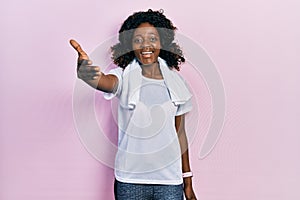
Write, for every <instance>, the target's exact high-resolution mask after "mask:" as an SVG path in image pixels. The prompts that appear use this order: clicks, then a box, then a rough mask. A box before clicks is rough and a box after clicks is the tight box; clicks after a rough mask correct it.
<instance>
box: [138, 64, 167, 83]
mask: <svg viewBox="0 0 300 200" xmlns="http://www.w3.org/2000/svg"><path fill="white" fill-rule="evenodd" d="M141 67H142V75H143V76H145V77H147V78H153V79H163V77H162V74H161V71H160V68H159V63H158V62H155V63H153V64H150V65H142V64H141Z"/></svg>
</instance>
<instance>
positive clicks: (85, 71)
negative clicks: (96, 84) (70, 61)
mask: <svg viewBox="0 0 300 200" xmlns="http://www.w3.org/2000/svg"><path fill="white" fill-rule="evenodd" d="M70 44H71V46H72V47H73V48H74V49H75V50H76V51H77V53H78V59H77V76H78V78H80V79H82V80H84V81H86V82H87V81H93V80H99V79H100V76H101V75H102V72H101V70H100V68H99V67H98V66H92V64H93V62H92V61H91V60H90V59H89V56H88V55H87V53H86V52H85V51H84V50H83V49H82V48H81V46H80V44H79V43H78V42H76V41H75V40H73V39H72V40H70Z"/></svg>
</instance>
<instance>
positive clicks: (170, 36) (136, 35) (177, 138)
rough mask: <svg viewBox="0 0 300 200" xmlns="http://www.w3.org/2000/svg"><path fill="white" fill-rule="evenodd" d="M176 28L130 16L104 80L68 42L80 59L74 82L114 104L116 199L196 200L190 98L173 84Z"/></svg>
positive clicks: (149, 16)
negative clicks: (187, 116) (112, 66)
mask: <svg viewBox="0 0 300 200" xmlns="http://www.w3.org/2000/svg"><path fill="white" fill-rule="evenodd" d="M175 30H176V27H174V26H173V24H172V22H171V21H170V20H169V19H167V18H166V16H165V15H164V14H163V12H162V11H152V10H151V9H149V10H148V11H146V12H136V13H134V14H133V15H131V16H129V17H128V18H127V19H126V20H125V21H124V23H123V25H122V27H121V29H120V31H119V43H118V44H116V45H114V46H113V47H112V59H113V61H114V63H115V64H116V65H118V66H119V67H118V68H115V69H113V70H111V71H110V72H109V73H107V74H104V73H103V72H101V70H100V68H99V67H98V66H92V61H90V60H89V58H88V55H87V54H86V53H85V52H84V51H83V50H82V49H81V47H80V45H79V44H78V43H77V42H76V41H75V40H71V41H70V43H71V45H72V46H73V47H74V48H75V49H76V50H77V52H78V55H79V57H78V67H77V75H78V78H80V79H82V80H83V81H85V82H86V83H87V84H89V85H90V86H92V87H94V88H96V89H98V90H101V91H103V92H104V95H105V98H107V99H111V98H113V97H117V98H119V108H118V128H119V133H118V152H117V155H116V159H115V186H114V188H115V198H116V199H118V200H131V199H139V200H140V199H141V200H147V199H156V200H159V199H174V200H180V199H183V192H184V194H185V197H186V199H194V200H195V199H196V196H195V193H194V191H193V186H192V172H191V168H190V164H189V155H188V142H187V137H186V132H185V114H186V113H187V112H189V111H190V110H191V109H192V105H191V97H192V95H191V93H190V92H189V90H188V88H187V86H186V84H185V81H184V80H183V79H182V78H181V76H179V74H178V72H177V71H179V65H180V64H181V63H182V62H184V61H185V59H184V57H183V55H182V51H181V49H180V47H179V46H178V45H177V44H176V43H174V42H173V40H174V35H175Z"/></svg>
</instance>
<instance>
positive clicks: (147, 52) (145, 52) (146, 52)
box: [142, 51, 152, 55]
mask: <svg viewBox="0 0 300 200" xmlns="http://www.w3.org/2000/svg"><path fill="white" fill-rule="evenodd" d="M151 53H152V52H151V51H143V52H142V54H143V55H144V54H151Z"/></svg>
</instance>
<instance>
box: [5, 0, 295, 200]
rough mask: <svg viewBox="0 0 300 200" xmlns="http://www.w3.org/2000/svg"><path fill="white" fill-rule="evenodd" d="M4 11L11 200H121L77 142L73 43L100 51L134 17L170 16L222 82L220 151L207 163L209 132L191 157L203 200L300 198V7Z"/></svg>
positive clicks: (57, 4)
mask: <svg viewBox="0 0 300 200" xmlns="http://www.w3.org/2000/svg"><path fill="white" fill-rule="evenodd" d="M1 5H2V10H1V13H0V15H1V18H0V20H1V32H0V34H1V37H0V44H1V46H2V50H1V54H0V56H1V57H0V66H1V73H0V90H1V99H0V109H1V112H0V158H1V162H0V199H1V200H2V199H3V200H19V199H23V200H40V199H43V200H48V199H49V200H50V199H51V200H52V199H56V200H60V199H61V200H69V199H70V200H71V199H72V200H96V199H98V200H99V199H113V196H112V193H113V189H112V188H113V169H111V168H109V167H107V166H105V165H104V164H101V163H100V162H98V161H97V160H96V159H94V158H93V157H92V156H91V155H90V154H89V153H88V152H87V150H86V149H85V148H84V146H83V145H82V143H81V141H80V139H79V137H78V134H77V132H76V127H75V124H74V120H73V111H72V94H73V88H74V84H75V81H76V74H75V64H76V53H75V52H74V50H73V49H72V48H71V47H70V45H69V43H68V41H69V39H71V38H75V39H77V40H78V41H79V42H80V43H81V44H82V46H83V47H84V49H85V50H86V51H87V52H92V51H93V49H95V48H96V46H97V45H98V44H100V43H101V42H103V41H104V40H106V39H107V38H109V37H110V36H112V35H114V34H115V33H116V32H117V30H118V29H119V28H120V25H121V23H122V22H123V20H124V19H125V18H126V17H127V16H128V15H130V14H132V13H133V12H134V11H139V10H146V9H148V8H153V9H160V8H163V9H164V10H165V14H166V15H167V16H168V17H169V18H170V19H171V20H172V21H173V22H174V24H175V25H176V26H177V27H178V28H179V31H178V32H180V33H181V34H184V35H186V36H189V37H190V38H191V39H193V40H194V41H195V42H196V43H198V44H201V46H203V47H204V48H205V49H206V51H207V52H208V54H209V55H210V57H211V59H212V60H213V61H214V63H215V64H216V66H217V69H218V71H219V73H220V75H221V77H222V79H223V83H224V87H225V92H226V101H227V107H226V120H225V125H224V128H223V132H222V135H221V137H220V140H219V141H218V143H217V145H216V146H215V148H214V149H213V151H212V152H211V153H210V154H209V155H208V156H207V157H206V158H204V159H202V160H201V159H199V158H198V154H199V146H200V144H201V143H202V140H203V133H201V132H200V133H199V137H197V138H196V139H195V140H194V141H193V143H192V146H191V147H190V156H191V162H192V168H193V171H194V174H195V175H194V178H193V180H194V188H195V190H196V193H197V196H198V199H203V200H204V199H205V200H219V199H220V200H221V199H222V200H240V199H244V200H252V199H256V200H268V199H270V200H271V199H272V200H279V199H280V200H285V199H289V200H293V199H300V192H299V185H300V170H299V169H300V156H299V153H300V134H299V131H300V128H299V120H300V106H299V105H298V104H297V102H298V103H299V100H300V87H299V85H300V77H299V75H300V66H299V64H300V56H299V53H300V37H299V36H300V28H299V24H300V12H299V10H300V3H299V1H296V0H294V1H292V0H287V1H277V0H272V1H271V0H265V1H259V0H252V1H240V0H228V1H171V0H168V1H163V2H160V1H155V0H153V1H149V2H143V1H137V0H135V1H120V2H118V1H115V0H111V1H103V2H101V1H96V0H90V1H70V0H61V1H50V0H49V1H37V0H27V1H21V0H20V1H17V0H9V1H8V0H6V1H4V0H3V1H1ZM194 87H197V86H194ZM201 102H202V103H203V104H202V106H203V105H206V103H205V101H200V103H201ZM203 107H205V106H203ZM199 112H200V113H201V110H200V111H199ZM111 137H112V138H115V137H114V136H111Z"/></svg>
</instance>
